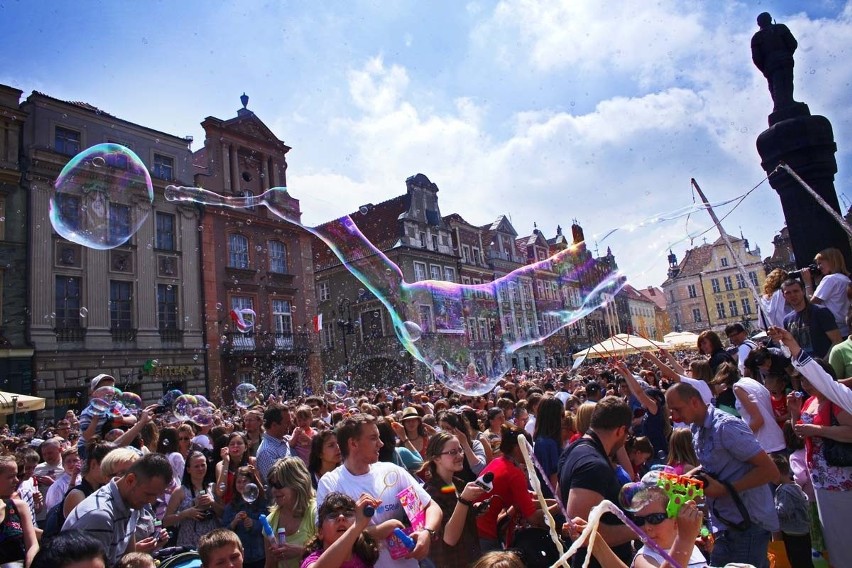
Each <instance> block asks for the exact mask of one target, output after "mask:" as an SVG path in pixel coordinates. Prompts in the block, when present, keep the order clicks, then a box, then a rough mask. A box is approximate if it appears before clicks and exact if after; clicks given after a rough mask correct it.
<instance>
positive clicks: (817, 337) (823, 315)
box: [781, 278, 843, 359]
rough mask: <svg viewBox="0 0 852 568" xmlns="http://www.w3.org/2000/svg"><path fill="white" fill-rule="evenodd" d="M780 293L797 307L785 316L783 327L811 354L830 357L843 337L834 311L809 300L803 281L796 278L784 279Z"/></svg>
mask: <svg viewBox="0 0 852 568" xmlns="http://www.w3.org/2000/svg"><path fill="white" fill-rule="evenodd" d="M781 293H782V294H784V299H785V300H787V303H788V304H789V305H790V307H791V308H793V310H794V312H793V313H791V314H787V315H786V316H785V317H784V329H786V330H787V331H789V332H790V333H791V334H792V335H793V337H794V338H795V339H796V342H798V344H799V345H800V346H801V348H802V351H804V352H805V353H807V354H808V355H810V356H811V357H818V358H820V359H824V358H826V357H828V353H829V351H831V347H832V346H833V345H837V344H838V343H840V342H841V341H843V338H842V337H841V336H840V330H839V329H837V323H835V321H834V316H833V315H832V313H831V311H830V310H829V309H828V308H824V307H822V306H818V305H816V304H814V303H812V302H809V301H808V297H807V295H806V294H805V287H804V284H802V281H801V280H798V279H796V278H790V279H788V280H785V281H784V283H783V284H781Z"/></svg>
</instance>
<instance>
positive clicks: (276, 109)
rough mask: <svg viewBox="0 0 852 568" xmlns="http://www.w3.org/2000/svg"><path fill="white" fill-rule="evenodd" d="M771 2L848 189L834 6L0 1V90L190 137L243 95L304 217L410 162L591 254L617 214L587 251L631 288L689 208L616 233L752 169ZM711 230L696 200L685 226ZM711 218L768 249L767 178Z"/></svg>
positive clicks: (470, 198)
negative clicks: (762, 31)
mask: <svg viewBox="0 0 852 568" xmlns="http://www.w3.org/2000/svg"><path fill="white" fill-rule="evenodd" d="M764 10H766V11H769V12H771V13H772V15H773V16H774V17H775V19H776V20H777V21H779V22H783V23H786V24H787V25H788V26H789V27H790V28H791V30H792V31H793V33H794V35H796V37H797V38H798V40H799V43H800V48H799V51H798V52H797V57H796V76H795V81H796V99H797V100H801V101H804V102H806V103H808V104H809V106H810V108H811V112H812V113H814V114H823V115H825V116H827V117H828V118H829V119H830V120H831V121H832V123H833V125H834V129H835V138H836V140H837V143H838V147H839V151H838V160H839V168H840V171H839V173H838V175H837V178H836V186H837V188H838V193H839V194H841V196H842V198H843V199H846V198H847V195H848V196H849V197H850V198H852V192H850V191H849V189H848V187H849V182H850V177H852V174H850V166H852V150H850V146H852V145H850V134H851V133H852V104H850V102H852V101H850V98H852V97H850V95H849V94H848V93H850V82H852V57H850V55H852V5H850V4H849V3H845V2H840V1H836V2H834V1H821V2H820V1H813V2H807V3H801V2H766V1H763V2H757V3H752V2H718V3H712V4H711V3H706V2H699V1H694V2H693V1H673V0H660V1H658V2H654V3H645V2H641V3H640V2H615V1H612V2H609V1H608V2H592V1H579V0H565V1H562V2H557V1H552V2H551V1H548V2H533V1H531V0H506V1H503V2H475V1H472V2H468V3H461V2H449V1H434V2H409V1H384V2H370V1H347V2H334V1H329V2H273V1H268V2H262V1H240V2H209V1H207V2H202V1H196V0H188V1H182V2H165V1H160V2H110V1H106V0H105V1H103V2H93V1H91V2H90V1H80V2H53V1H42V0H34V1H23V0H22V1H13V0H0V16H2V18H3V20H4V21H5V22H7V23H8V24H11V25H8V26H7V27H6V28H7V29H5V30H4V33H3V35H2V36H0V52H2V53H4V54H5V55H6V56H5V57H4V65H3V68H2V69H0V83H4V84H8V85H12V86H14V87H17V88H19V89H22V90H24V92H25V95H26V94H29V93H30V92H31V91H33V90H38V91H42V92H44V93H46V94H48V95H51V96H53V97H56V98H60V99H67V100H83V101H86V102H88V103H90V104H93V105H95V106H98V107H100V108H101V109H103V110H104V111H106V112H108V113H110V114H113V115H116V116H118V117H121V118H123V119H125V120H129V121H132V122H136V123H138V124H142V125H145V126H149V127H151V128H155V129H157V130H162V131H165V132H169V133H172V134H175V135H178V136H185V135H192V136H194V137H195V143H194V145H193V149H198V148H200V147H201V145H202V141H203V132H202V130H201V127H200V122H201V121H202V120H203V119H204V118H205V117H206V116H216V117H218V118H223V119H227V118H231V117H233V116H234V115H235V114H236V110H237V109H238V108H239V107H240V103H239V96H240V95H241V94H242V93H243V92H244V91H245V92H246V93H247V94H248V95H249V96H250V98H251V100H250V102H249V109H251V110H253V111H254V112H255V113H256V114H257V115H258V116H259V117H260V118H261V119H262V120H263V121H264V122H265V123H266V124H267V125H268V126H269V127H270V128H271V129H272V130H273V132H275V133H276V134H277V135H278V137H279V138H281V139H282V140H284V141H285V142H286V143H287V144H288V145H290V146H292V148H293V150H292V151H291V152H290V154H289V156H290V157H289V169H288V172H287V173H288V185H289V188H290V191H291V193H292V194H293V195H294V196H295V197H297V198H299V199H300V200H301V202H302V209H303V219H304V220H305V222H307V223H308V224H318V223H320V222H323V221H325V220H328V219H331V218H334V217H336V216H339V215H341V214H344V213H346V212H349V211H354V210H356V209H357V208H358V206H359V205H361V204H363V203H368V202H372V203H378V202H380V201H383V200H385V199H389V198H391V197H393V196H395V195H398V194H400V193H402V192H403V191H404V190H405V179H406V178H407V177H409V176H411V175H414V174H416V173H418V172H422V173H424V174H426V175H427V176H428V177H429V178H430V179H431V180H432V181H433V182H435V183H437V184H438V186H439V187H440V193H439V197H440V204H441V210H442V213H443V214H445V215H446V214H449V213H453V212H458V213H460V214H462V215H463V216H464V217H465V218H466V219H467V220H469V221H471V222H474V223H477V224H485V223H490V222H491V221H492V220H494V219H495V218H496V217H497V216H498V215H501V214H505V213H508V214H509V215H510V216H511V220H512V222H513V224H514V226H515V228H516V229H517V231H518V232H519V233H520V234H522V235H523V234H529V233H530V232H531V231H532V229H533V223H537V224H538V227H539V228H540V229H542V230H543V231H544V232H545V234H546V235H547V236H552V235H553V234H554V232H555V229H556V226H557V224H561V225H562V226H563V228H565V229H566V231H567V230H568V228H569V226H570V224H571V221H572V219H578V220H579V221H580V223H581V224H582V225H583V227H584V229H585V233H586V237H587V240H588V241H589V245H590V246H591V247H593V248H594V240H595V236H596V235H597V236H598V238H601V236H602V235H604V234H606V233H607V232H609V231H610V230H611V229H613V228H619V227H620V228H622V230H620V231H617V232H615V233H613V234H612V235H611V236H609V237H607V238H606V239H604V240H603V241H602V242H599V243H598V246H599V247H600V251H601V253H602V254H603V252H604V251H605V250H606V247H607V246H610V247H612V250H613V252H614V254H615V255H616V257H617V259H618V261H619V265H620V266H621V268H622V269H623V270H624V271H625V272H626V274H627V276H628V278H629V279H630V280H631V282H632V283H633V284H634V285H636V286H646V285H659V284H660V283H662V281H663V279H664V278H665V270H666V259H665V255H666V254H667V252H668V248H669V246H672V248H673V249H674V251H675V252H676V253H677V254H678V256H679V257H681V258H682V256H683V252H684V250H685V249H686V248H687V247H688V246H689V240H688V238H687V225H686V220H685V219H679V220H677V221H672V222H653V223H650V224H645V225H643V226H641V227H638V228H634V229H633V230H629V229H630V228H631V227H635V226H637V225H639V224H641V222H642V221H643V220H645V219H649V218H657V217H659V216H660V215H659V214H660V213H664V212H668V211H673V210H675V209H678V208H681V207H685V206H688V205H690V204H691V203H692V202H693V195H692V193H691V191H690V186H689V180H690V178H691V177H694V178H696V179H697V180H698V182H699V183H700V184H701V186H702V188H703V189H704V190H705V192H706V193H707V194H708V195H709V197H710V199H711V201H714V202H721V201H724V200H727V199H730V198H732V197H735V196H738V195H741V194H742V193H744V192H745V191H747V190H748V189H750V188H751V187H753V186H754V185H756V184H757V183H758V182H760V181H761V180H762V179H763V178H764V173H763V171H762V170H761V169H760V165H759V158H758V155H757V152H756V150H755V146H754V141H755V138H756V136H757V135H758V134H759V133H760V132H761V131H762V130H763V129H764V128H765V126H766V115H767V114H768V113H769V112H770V110H771V100H770V97H769V94H768V92H767V89H766V83H765V80H764V79H763V78H762V76H760V74H759V73H758V72H757V70H756V69H755V68H754V67H753V65H752V63H751V60H750V53H749V38H750V37H751V35H752V34H753V33H754V31H756V24H755V17H756V16H757V13H758V12H761V11H764ZM847 203H848V200H847ZM728 209H729V207H727V208H722V209H721V210H720V214H724V213H726V212H727V210H728ZM708 223H709V219H708V218H707V215H706V213H703V212H702V213H698V214H696V215H693V216H692V217H691V218H690V220H689V225H688V230H689V231H690V232H692V233H694V232H697V231H699V230H700V229H702V228H707V226H708ZM725 225H726V228H727V229H728V231H729V232H731V233H734V234H739V232H740V227H742V231H743V233H744V234H745V236H746V237H748V238H749V239H750V241H751V242H752V243H756V244H759V245H760V246H761V248H762V252H763V256H767V255H769V254H770V253H771V245H770V241H771V238H772V236H773V235H774V234H775V233H776V232H777V231H778V230H779V229H780V228H781V227H782V226H783V216H782V213H781V207H780V203H779V202H778V199H777V196H776V194H775V192H774V191H773V190H772V189H771V188H770V187H769V185H768V184H767V183H764V184H763V185H762V186H761V187H759V188H758V189H757V190H756V191H754V192H753V193H752V194H751V195H750V196H749V197H748V198H747V199H746V200H745V201H744V202H743V203H742V204H741V205H740V206H739V207H738V208H737V209H736V211H734V212H733V213H731V214H730V216H729V217H728V218H727V219H726V220H725ZM717 236H718V235H717V233H715V232H713V231H711V232H709V233H708V234H707V238H708V239H709V240H711V241H712V240H715V239H716V237H717ZM695 242H696V244H700V242H702V238H699V239H697V240H696V241H695Z"/></svg>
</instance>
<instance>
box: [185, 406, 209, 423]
mask: <svg viewBox="0 0 852 568" xmlns="http://www.w3.org/2000/svg"><path fill="white" fill-rule="evenodd" d="M214 418H215V417H214V415H213V409H212V408H211V407H209V406H197V407H195V408H193V409H192V410H191V412H190V415H189V419H190V420H192V421H193V422H195V423H196V424H198V425H200V426H210V425H212V424H213V422H214Z"/></svg>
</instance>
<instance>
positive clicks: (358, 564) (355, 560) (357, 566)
mask: <svg viewBox="0 0 852 568" xmlns="http://www.w3.org/2000/svg"><path fill="white" fill-rule="evenodd" d="M322 553H323V551H322V550H315V551H314V552H311V553H310V554H309V555H308V556H307V558H305V559H304V560H302V566H301V568H308V566H310V565H311V564H313V563H314V562H316V561H317V560H319V557H320V556H322ZM340 568H369V567H368V566H367V563H366V562H364V561H363V560H361V558H359V557H358V556H355V555H353V556H352V558H350V559H349V560H347V561H346V562H344V563H343V564H341V565H340Z"/></svg>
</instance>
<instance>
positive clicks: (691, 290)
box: [686, 284, 698, 298]
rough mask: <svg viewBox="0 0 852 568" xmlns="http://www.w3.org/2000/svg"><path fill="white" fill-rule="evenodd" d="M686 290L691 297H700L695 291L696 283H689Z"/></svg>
mask: <svg viewBox="0 0 852 568" xmlns="http://www.w3.org/2000/svg"><path fill="white" fill-rule="evenodd" d="M686 291H687V293H688V294H689V297H690V298H696V297H698V294H696V292H695V284H689V285H688V286H687V287H686Z"/></svg>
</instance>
